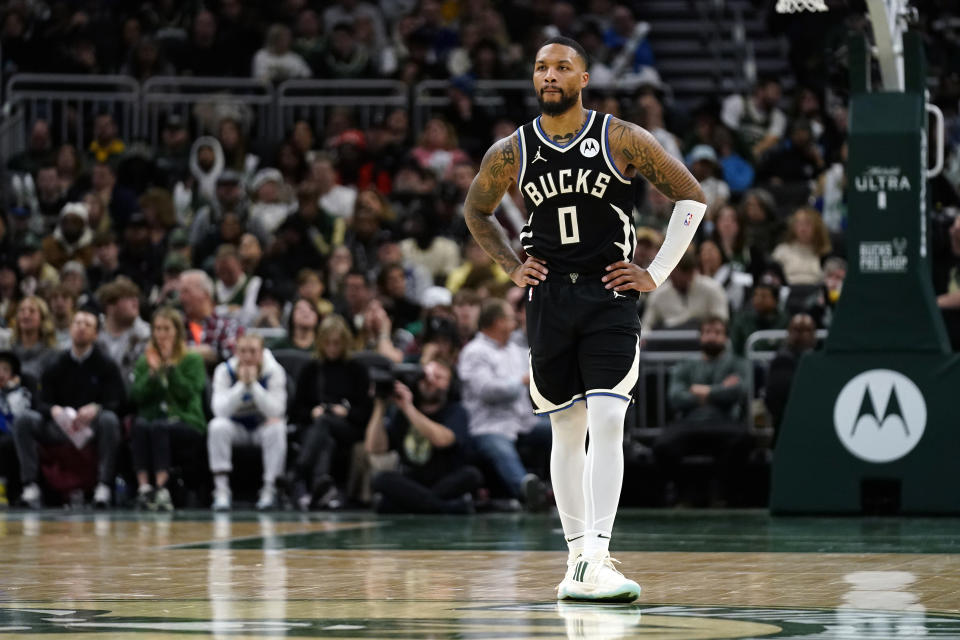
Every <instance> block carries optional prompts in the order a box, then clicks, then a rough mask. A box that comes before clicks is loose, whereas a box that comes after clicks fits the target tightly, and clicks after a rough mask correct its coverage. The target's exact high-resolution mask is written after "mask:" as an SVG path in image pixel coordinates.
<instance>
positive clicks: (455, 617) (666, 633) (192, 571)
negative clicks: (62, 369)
mask: <svg viewBox="0 0 960 640" xmlns="http://www.w3.org/2000/svg"><path fill="white" fill-rule="evenodd" d="M524 517H525V518H528V520H525V521H524V522H525V523H526V525H527V526H529V527H532V528H534V529H536V528H538V527H539V530H541V531H542V533H543V534H544V536H545V537H544V539H547V536H552V535H554V534H555V528H556V526H557V523H556V522H555V521H554V520H552V519H550V518H549V517H546V516H543V517H537V516H524ZM705 517H706V516H705ZM529 518H534V519H533V520H530V519H529ZM536 518H539V519H536ZM404 522H406V521H402V520H401V521H398V522H392V523H389V526H388V527H387V530H386V531H384V523H383V522H378V521H377V520H374V519H370V518H369V517H357V518H351V517H350V516H349V515H340V516H337V517H336V518H331V519H325V518H323V517H318V518H297V517H295V516H285V517H270V516H256V515H251V514H247V515H242V514H241V515H235V516H233V517H230V516H226V517H218V518H211V517H209V516H208V515H207V514H196V517H194V516H192V515H190V514H186V515H183V514H178V515H177V516H176V517H175V518H169V517H164V516H143V517H140V516H137V515H136V514H109V515H108V514H97V515H93V514H83V515H64V514H63V513H51V514H44V515H34V514H26V515H24V514H17V513H11V514H7V515H6V516H0V557H2V567H3V570H2V578H0V637H4V636H9V637H18V636H23V637H30V638H45V637H51V638H53V637H57V638H63V637H64V636H65V635H66V636H71V635H74V634H75V635H77V636H78V637H79V636H81V635H83V636H86V637H97V638H117V639H119V638H137V639H139V638H175V637H186V636H191V637H197V636H200V637H203V636H208V637H214V638H260V637H263V638H268V637H269V638H276V637H324V638H478V639H479V638H632V637H642V638H651V637H656V638H670V639H676V640H680V639H687V638H690V639H694V638H754V637H756V638H761V637H762V638H792V637H798V638H799V637H804V638H819V637H823V638H891V637H902V636H904V635H930V636H933V637H937V638H960V615H958V614H960V555H956V554H952V553H869V552H867V553H864V552H860V553H810V552H769V551H749V550H746V551H724V552H709V551H706V552H705V551H696V552H688V551H682V550H680V551H642V550H641V551H624V552H618V553H616V554H615V555H616V556H617V557H618V559H620V560H621V561H622V562H623V565H622V569H623V571H624V573H625V574H627V575H628V576H630V577H633V578H635V579H636V580H637V581H638V582H639V583H640V584H641V585H642V587H643V594H642V597H641V599H640V601H639V602H638V603H637V604H636V605H635V606H605V607H604V606H584V605H565V606H559V607H558V605H557V603H556V602H555V601H554V594H555V592H554V587H555V585H556V583H557V582H559V580H560V578H561V577H562V573H563V569H564V561H565V557H566V554H565V552H563V551H559V550H534V549H526V550H516V551H500V550H489V549H487V550H484V549H469V550H449V549H444V546H445V545H444V544H443V541H444V540H445V539H447V538H449V536H451V535H452V534H451V530H452V529H453V528H455V527H457V526H460V524H459V522H460V521H455V520H451V519H437V520H436V523H435V525H436V526H434V527H432V528H431V527H429V526H428V527H424V526H423V524H424V523H423V522H422V521H420V522H419V523H418V524H419V525H420V526H419V528H417V529H416V536H417V537H416V538H410V537H409V536H407V537H405V534H404ZM692 524H695V523H692ZM373 528H376V529H378V530H379V531H380V535H382V536H385V537H384V538H383V539H384V540H388V541H389V540H393V541H394V542H393V543H391V544H384V543H383V542H380V543H378V544H376V545H370V546H371V547H376V548H358V547H362V546H364V544H363V541H364V540H365V539H366V538H365V537H364V536H365V535H366V532H368V531H369V530H371V529H373ZM701 530H702V527H701ZM425 531H426V532H430V531H432V532H433V535H434V536H435V539H430V538H424V535H425V534H424V532H425ZM615 537H616V534H615ZM678 537H681V538H682V535H681V534H678ZM333 539H338V540H341V541H342V540H346V541H348V542H351V541H352V542H353V543H355V544H354V545H353V547H354V548H349V549H343V548H339V549H338V548H324V547H325V546H326V545H325V541H327V540H333ZM676 542H677V543H678V546H680V547H682V542H683V540H682V539H678V540H677V541H676ZM330 546H333V545H330Z"/></svg>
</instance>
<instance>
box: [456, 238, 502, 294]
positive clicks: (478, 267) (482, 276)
mask: <svg viewBox="0 0 960 640" xmlns="http://www.w3.org/2000/svg"><path fill="white" fill-rule="evenodd" d="M463 257H464V261H463V264H461V265H460V266H459V267H457V268H456V269H454V270H453V271H451V272H450V275H449V276H447V283H446V286H447V289H450V292H451V293H454V294H455V293H457V291H459V290H460V288H461V287H467V288H468V289H479V288H480V287H482V286H488V285H490V284H491V283H494V284H495V285H498V286H502V285H506V284H507V283H509V282H510V276H508V275H507V273H506V272H505V271H504V270H503V269H501V268H500V265H498V264H497V263H496V262H494V261H493V258H491V257H490V256H489V255H487V252H486V251H484V250H483V249H482V248H481V247H480V245H478V244H477V241H476V240H474V239H473V236H470V237H469V238H468V239H467V241H466V243H465V246H464V248H463Z"/></svg>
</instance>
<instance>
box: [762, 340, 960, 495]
mask: <svg viewBox="0 0 960 640" xmlns="http://www.w3.org/2000/svg"><path fill="white" fill-rule="evenodd" d="M888 371H893V372H895V374H890V373H887V372H888ZM864 372H871V373H869V374H868V375H867V376H864V377H862V378H860V381H861V382H860V383H859V384H858V383H857V381H854V378H855V377H857V376H858V375H860V374H863V373H864ZM897 374H899V375H897ZM900 376H903V377H900ZM904 378H905V379H907V380H908V381H907V382H904ZM851 381H853V382H851ZM864 381H865V382H864ZM848 383H849V389H848V391H847V392H846V395H845V396H844V397H843V398H841V397H840V396H841V392H843V390H844V388H845V387H847V386H848ZM913 385H915V387H913ZM958 389H960V356H955V355H947V356H944V355H926V354H917V353H893V352H891V353H886V354H849V355H847V354H827V353H816V354H811V355H809V356H807V357H805V358H804V359H803V361H802V362H801V365H800V368H799V369H798V372H797V377H796V381H795V384H794V387H793V390H792V391H791V394H790V401H789V403H788V404H787V410H786V415H785V419H784V424H783V427H782V432H781V434H780V437H779V440H778V444H777V450H776V452H775V453H774V464H773V484H772V490H771V509H772V510H773V512H775V513H856V512H860V511H861V507H862V503H861V488H862V483H863V481H864V480H867V481H868V482H870V481H876V480H880V481H881V482H891V481H892V482H899V483H900V495H899V502H900V509H899V511H900V513H960V491H957V490H956V489H955V487H956V484H957V483H956V476H957V460H960V438H958V433H957V430H958V428H960V421H958V411H957V393H958ZM868 390H869V391H868ZM918 402H920V403H921V404H920V405H919V406H918ZM838 404H841V405H845V406H841V407H839V408H838ZM924 413H925V414H926V417H925V419H924V417H923V414H924ZM838 423H839V424H838ZM921 431H922V435H920V433H921ZM841 434H847V436H851V434H855V435H854V436H853V437H851V440H853V439H854V438H855V443H854V444H853V445H852V446H853V447H854V448H855V449H857V450H858V451H859V452H860V454H861V455H863V454H864V452H867V454H869V455H872V454H875V453H876V451H878V450H882V451H884V452H886V453H887V454H888V455H891V456H895V455H897V453H898V452H902V451H904V450H906V449H908V448H910V447H911V443H912V442H913V441H916V442H915V444H912V449H910V450H909V452H907V453H905V454H904V455H902V457H898V458H897V459H894V460H891V461H889V462H871V461H868V460H866V459H862V458H861V457H858V455H857V454H856V453H854V452H852V451H851V450H850V449H849V448H848V446H845V444H844V443H843V442H842V441H841ZM918 436H919V439H918V440H917V438H918ZM881 443H882V445H883V446H879V445H880V444H881Z"/></svg>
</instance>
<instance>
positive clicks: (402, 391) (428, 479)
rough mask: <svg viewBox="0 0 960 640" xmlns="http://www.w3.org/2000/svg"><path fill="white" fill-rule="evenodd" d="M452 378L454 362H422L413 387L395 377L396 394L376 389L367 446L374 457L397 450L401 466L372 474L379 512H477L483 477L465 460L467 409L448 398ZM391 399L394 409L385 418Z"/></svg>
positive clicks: (375, 499)
mask: <svg viewBox="0 0 960 640" xmlns="http://www.w3.org/2000/svg"><path fill="white" fill-rule="evenodd" d="M403 377H406V378H408V382H409V381H410V380H409V376H403ZM452 378H453V370H452V369H451V367H450V365H448V364H446V363H445V362H442V361H440V360H433V361H431V362H428V363H427V364H425V365H424V367H423V375H422V377H420V379H419V380H418V381H417V382H416V383H412V382H411V386H412V387H413V389H411V388H410V387H409V386H407V385H406V384H404V383H403V382H401V381H400V380H395V381H394V382H393V394H392V396H391V397H390V398H389V399H388V398H383V397H381V396H380V395H379V394H378V396H377V399H376V400H375V401H374V409H373V414H372V415H371V416H370V422H369V423H368V424H367V432H366V439H365V440H364V449H365V450H366V453H367V455H368V456H370V457H374V456H383V455H384V454H387V453H388V452H396V456H397V459H398V465H397V466H398V467H399V470H396V471H380V472H379V473H377V474H376V475H374V476H373V481H372V489H373V492H374V509H376V511H377V512H379V513H472V512H473V500H472V498H471V496H470V492H472V491H473V490H474V489H476V488H477V487H479V486H480V484H481V483H482V482H483V476H482V475H481V474H480V472H479V471H478V470H477V469H476V468H474V467H472V466H469V465H467V464H466V460H467V454H468V449H469V442H470V435H469V429H468V426H467V411H466V409H464V407H463V405H461V404H460V403H459V402H451V401H450V400H449V398H448V392H449V391H450V381H451V380H452ZM388 402H390V403H392V404H393V405H394V406H395V407H396V412H395V413H394V414H393V417H392V418H390V419H389V420H386V421H385V420H384V416H385V414H386V412H387V403H388ZM385 422H387V424H386V426H384V423H385Z"/></svg>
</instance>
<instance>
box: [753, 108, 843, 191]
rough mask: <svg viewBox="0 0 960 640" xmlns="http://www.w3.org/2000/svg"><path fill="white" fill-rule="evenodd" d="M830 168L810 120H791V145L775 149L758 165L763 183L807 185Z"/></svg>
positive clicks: (758, 173) (758, 171) (759, 178)
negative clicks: (825, 161) (824, 159)
mask: <svg viewBox="0 0 960 640" xmlns="http://www.w3.org/2000/svg"><path fill="white" fill-rule="evenodd" d="M825 168H826V164H825V163H824V161H823V155H822V154H821V153H820V148H819V147H818V146H817V143H816V141H814V139H813V132H812V131H811V130H810V122H809V121H808V120H806V119H803V118H801V119H798V120H794V121H793V122H792V123H790V144H789V145H788V146H784V147H781V148H778V149H774V150H772V151H770V153H768V154H767V156H766V157H765V158H764V159H763V162H761V163H760V165H759V166H758V167H757V182H758V183H760V184H772V185H782V184H796V183H800V184H806V183H808V182H810V181H811V180H813V179H814V178H816V177H817V176H818V175H819V174H820V172H821V171H823V170H824V169H825Z"/></svg>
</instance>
